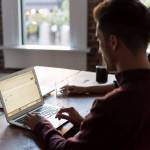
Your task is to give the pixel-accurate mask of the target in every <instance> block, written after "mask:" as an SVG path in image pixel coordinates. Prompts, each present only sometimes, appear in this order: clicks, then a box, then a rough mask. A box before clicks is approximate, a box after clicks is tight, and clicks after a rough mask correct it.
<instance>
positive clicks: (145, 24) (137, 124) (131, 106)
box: [26, 0, 150, 150]
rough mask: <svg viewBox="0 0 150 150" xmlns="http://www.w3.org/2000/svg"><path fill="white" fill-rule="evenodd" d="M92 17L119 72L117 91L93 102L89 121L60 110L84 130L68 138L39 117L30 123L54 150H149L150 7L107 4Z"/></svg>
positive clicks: (134, 1) (134, 0) (125, 0)
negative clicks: (148, 50) (147, 53)
mask: <svg viewBox="0 0 150 150" xmlns="http://www.w3.org/2000/svg"><path fill="white" fill-rule="evenodd" d="M94 18H95V21H96V36H97V38H98V42H99V44H100V47H101V48H102V50H101V51H102V55H103V57H104V59H105V61H106V63H107V67H108V70H110V71H112V70H115V71H116V72H117V73H116V78H117V81H118V84H119V87H118V88H117V89H115V90H113V91H112V92H110V93H108V94H107V95H105V96H104V97H100V98H99V99H97V100H95V102H94V104H93V106H92V108H91V111H90V113H89V114H88V115H87V116H86V117H85V118H82V117H81V116H80V115H79V113H78V112H76V111H75V110H74V109H73V108H64V109H61V110H60V111H59V112H58V114H57V116H56V117H58V118H59V119H61V118H66V119H68V120H69V121H71V122H72V123H73V124H74V125H77V126H80V130H79V132H78V134H77V135H75V136H73V137H71V138H69V139H65V138H64V137H62V136H61V135H60V134H59V133H58V132H57V130H56V129H55V128H54V127H53V126H52V125H51V123H50V122H48V121H47V120H46V119H44V118H43V117H41V116H38V115H36V114H29V115H28V117H27V122H26V123H27V125H28V126H29V127H30V128H31V129H32V130H33V131H34V133H36V134H37V135H38V136H40V137H42V139H43V141H44V142H45V144H46V148H47V149H50V150H91V149H93V150H96V149H102V150H110V149H113V150H129V149H130V150H150V142H149V139H150V64H149V62H148V58H147V55H146V49H147V46H148V43H149V40H150V14H149V12H148V9H147V8H146V7H145V6H144V5H143V4H142V3H140V2H139V1H138V0H106V1H103V2H102V3H100V4H99V5H98V6H97V7H96V8H95V9H94ZM64 112H65V113H68V115H65V114H63V113H64Z"/></svg>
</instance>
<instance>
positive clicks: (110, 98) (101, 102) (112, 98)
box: [92, 87, 130, 109]
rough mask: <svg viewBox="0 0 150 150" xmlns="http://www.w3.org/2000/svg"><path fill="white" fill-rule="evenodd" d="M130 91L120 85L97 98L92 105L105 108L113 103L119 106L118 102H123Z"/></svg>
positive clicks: (127, 97)
mask: <svg viewBox="0 0 150 150" xmlns="http://www.w3.org/2000/svg"><path fill="white" fill-rule="evenodd" d="M129 92H130V91H127V90H126V89H123V88H122V87H119V88H117V89H115V90H113V91H111V92H109V93H108V94H106V95H105V96H102V97H99V98H97V99H96V100H95V101H94V103H93V107H92V108H95V107H102V108H104V109H106V107H112V106H113V105H115V106H119V105H120V104H123V103H124V101H126V100H127V99H129V96H130V94H129Z"/></svg>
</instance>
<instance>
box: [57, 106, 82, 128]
mask: <svg viewBox="0 0 150 150" xmlns="http://www.w3.org/2000/svg"><path fill="white" fill-rule="evenodd" d="M56 118H58V119H66V120H68V121H69V122H71V123H72V124H74V125H76V126H80V124H81V122H82V121H83V118H82V116H80V114H79V113H78V112H77V111H76V110H75V109H74V108H73V107H70V108H61V109H60V110H59V112H58V113H57V115H56Z"/></svg>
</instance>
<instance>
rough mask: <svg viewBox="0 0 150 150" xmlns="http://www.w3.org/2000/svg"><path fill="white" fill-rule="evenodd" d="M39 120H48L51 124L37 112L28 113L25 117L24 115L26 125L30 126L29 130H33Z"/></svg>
mask: <svg viewBox="0 0 150 150" xmlns="http://www.w3.org/2000/svg"><path fill="white" fill-rule="evenodd" d="M39 122H48V123H49V125H51V123H50V122H49V121H48V120H46V119H45V118H44V117H42V116H40V115H39V114H37V113H32V114H28V115H27V117H26V119H25V125H27V126H28V127H30V128H31V130H34V129H35V127H36V125H37V124H38V123H39ZM51 126H52V125H51ZM52 127H53V126H52Z"/></svg>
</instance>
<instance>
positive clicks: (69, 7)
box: [2, 0, 88, 51]
mask: <svg viewBox="0 0 150 150" xmlns="http://www.w3.org/2000/svg"><path fill="white" fill-rule="evenodd" d="M64 7H65V8H64ZM8 10H9V11H8ZM21 12H22V13H21ZM2 13H3V34H4V35H3V37H4V45H5V46H9V47H18V46H22V45H23V44H24V45H30V44H32V45H33V44H34V45H60V46H66V45H67V46H69V47H70V48H73V49H74V50H75V49H76V50H79V51H87V50H88V49H87V0H2ZM52 14H53V15H52ZM46 16H47V17H46ZM51 17H54V18H53V19H52V18H51ZM50 18H51V19H50ZM53 21H54V22H53ZM56 31H57V32H56ZM62 35H63V36H62ZM28 49H30V47H29V48H28Z"/></svg>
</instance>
